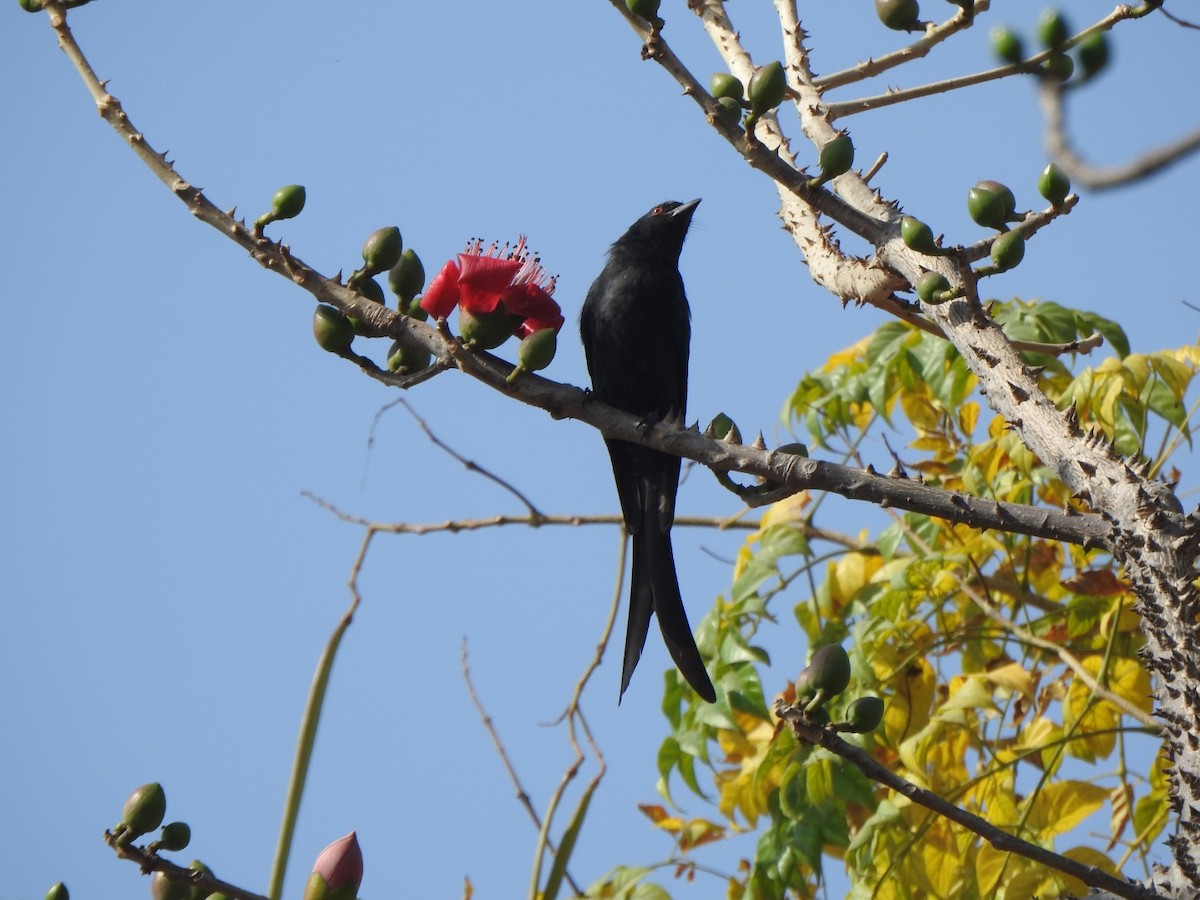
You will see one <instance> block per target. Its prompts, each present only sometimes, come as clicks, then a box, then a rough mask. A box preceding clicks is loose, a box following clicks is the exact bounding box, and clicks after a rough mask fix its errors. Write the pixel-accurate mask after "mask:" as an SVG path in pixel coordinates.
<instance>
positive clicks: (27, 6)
mask: <svg viewBox="0 0 1200 900" xmlns="http://www.w3.org/2000/svg"><path fill="white" fill-rule="evenodd" d="M17 2H18V3H20V4H21V9H23V10H25V12H39V11H41V9H42V7H43V6H44V5H45V4H44V3H42V0H17Z"/></svg>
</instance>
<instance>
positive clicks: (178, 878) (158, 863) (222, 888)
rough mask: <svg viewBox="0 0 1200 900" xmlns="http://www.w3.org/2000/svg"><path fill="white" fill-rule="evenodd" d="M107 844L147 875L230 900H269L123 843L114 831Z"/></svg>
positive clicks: (106, 837)
mask: <svg viewBox="0 0 1200 900" xmlns="http://www.w3.org/2000/svg"><path fill="white" fill-rule="evenodd" d="M104 842H105V843H106V844H108V846H110V847H112V849H113V850H114V851H115V852H116V854H117V856H118V857H119V858H120V859H127V860H129V861H130V862H134V863H137V864H138V865H139V866H141V869H142V874H143V875H148V874H150V873H151V872H162V873H163V875H165V876H166V877H167V878H169V879H171V881H175V882H178V883H180V884H185V885H190V886H191V887H192V888H193V889H196V890H197V891H203V893H204V894H205V895H206V896H207V895H208V894H211V893H221V894H224V895H225V896H227V897H229V898H230V900H267V898H266V897H264V896H263V895H262V894H256V893H254V892H253V891H248V890H246V889H245V888H240V887H238V886H237V885H236V884H230V883H229V882H228V881H222V880H221V879H220V878H217V877H216V876H215V875H212V874H211V873H208V872H203V871H200V870H198V869H185V868H184V867H183V866H180V865H176V864H175V863H173V862H171V861H170V860H169V859H164V858H163V857H161V856H159V855H158V854H157V853H150V852H149V851H147V850H146V849H144V848H142V847H136V846H134V845H133V844H121V843H119V842H118V841H117V839H116V835H114V834H113V833H112V832H111V831H105V832H104Z"/></svg>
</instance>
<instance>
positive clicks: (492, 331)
mask: <svg viewBox="0 0 1200 900" xmlns="http://www.w3.org/2000/svg"><path fill="white" fill-rule="evenodd" d="M523 321H524V319H523V318H522V317H521V316H513V315H509V314H508V313H506V312H505V311H504V310H502V309H499V308H497V309H496V311H495V312H489V313H478V314H477V313H473V312H471V311H470V310H467V309H464V308H463V307H462V306H460V307H459V308H458V334H459V337H461V338H462V341H463V343H464V344H466V345H467V346H468V347H471V348H473V349H476V350H495V349H496V348H497V347H499V346H500V345H501V344H503V343H504V342H505V341H507V340H508V339H509V338H510V337H512V335H513V332H514V331H515V330H516V328H517V326H518V325H520V324H521V322H523Z"/></svg>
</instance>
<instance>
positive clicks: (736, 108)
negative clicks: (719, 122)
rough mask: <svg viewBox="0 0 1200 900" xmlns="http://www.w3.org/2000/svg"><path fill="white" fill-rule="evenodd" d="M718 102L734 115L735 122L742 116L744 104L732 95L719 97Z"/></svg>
mask: <svg viewBox="0 0 1200 900" xmlns="http://www.w3.org/2000/svg"><path fill="white" fill-rule="evenodd" d="M717 103H719V104H720V105H721V109H723V110H725V112H727V113H729V115H731V116H733V120H734V121H735V122H737V121H740V120H741V118H742V104H741V103H740V102H738V101H737V100H734V99H733V98H732V97H718V98H717Z"/></svg>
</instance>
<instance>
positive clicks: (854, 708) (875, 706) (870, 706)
mask: <svg viewBox="0 0 1200 900" xmlns="http://www.w3.org/2000/svg"><path fill="white" fill-rule="evenodd" d="M882 721H883V701H882V700H880V699H879V698H878V697H871V696H867V697H859V698H858V699H857V700H855V701H854V702H853V703H851V704H850V705H849V706H847V707H846V723H845V726H844V727H843V728H842V730H843V731H852V732H854V733H855V734H864V733H865V732H868V731H874V730H875V729H876V728H878V727H879V723H880V722H882Z"/></svg>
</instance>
